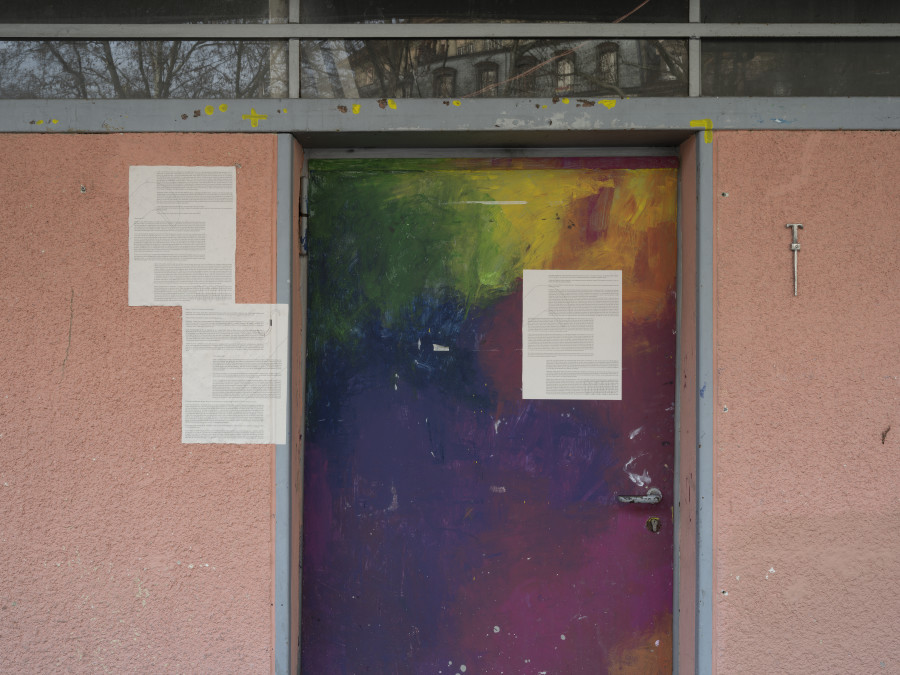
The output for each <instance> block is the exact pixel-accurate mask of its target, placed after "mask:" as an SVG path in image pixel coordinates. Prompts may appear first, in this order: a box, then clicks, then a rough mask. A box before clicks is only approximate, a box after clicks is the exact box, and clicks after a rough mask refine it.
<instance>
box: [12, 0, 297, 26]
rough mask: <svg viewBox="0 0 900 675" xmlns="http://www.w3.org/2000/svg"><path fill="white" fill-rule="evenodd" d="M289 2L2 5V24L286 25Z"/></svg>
mask: <svg viewBox="0 0 900 675" xmlns="http://www.w3.org/2000/svg"><path fill="white" fill-rule="evenodd" d="M287 8H288V0H271V1H270V0H191V1H190V2H184V1H183V0H77V2H76V1H74V0H72V1H69V2H4V3H0V23H198V22H202V23H270V22H276V23H285V22H286V21H287V16H288V14H287Z"/></svg>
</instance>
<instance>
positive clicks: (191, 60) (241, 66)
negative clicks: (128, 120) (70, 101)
mask: <svg viewBox="0 0 900 675" xmlns="http://www.w3.org/2000/svg"><path fill="white" fill-rule="evenodd" d="M286 83H287V49H286V48H285V44H284V43H283V42H274V43H268V42H247V41H233V40H230V41H229V40H132V41H117V40H90V41H56V40H40V41H19V42H0V98H81V99H104V98H185V99H195V98H259V97H281V96H286V95H287V84H286Z"/></svg>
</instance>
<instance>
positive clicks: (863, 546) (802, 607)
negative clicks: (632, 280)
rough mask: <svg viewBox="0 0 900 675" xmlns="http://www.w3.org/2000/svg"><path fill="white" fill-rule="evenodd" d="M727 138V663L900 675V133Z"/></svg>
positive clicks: (721, 647)
mask: <svg viewBox="0 0 900 675" xmlns="http://www.w3.org/2000/svg"><path fill="white" fill-rule="evenodd" d="M714 143H715V147H714V153H715V236H716V242H715V243H716V249H717V255H716V263H717V265H716V273H715V284H716V293H717V305H716V314H715V321H716V329H715V330H716V334H715V340H716V366H717V381H716V387H715V391H716V394H715V400H716V411H715V416H716V419H715V528H716V535H715V536H716V544H717V545H716V550H715V553H714V555H715V573H716V581H715V583H716V586H715V588H716V595H717V603H716V606H715V618H714V622H715V626H714V628H715V630H716V631H717V637H716V643H715V653H714V661H715V664H716V669H717V672H719V673H878V672H900V641H898V640H897V631H898V628H900V618H898V613H897V608H898V607H900V528H898V527H897V522H898V516H900V496H898V488H900V462H898V457H900V380H898V377H900V358H898V353H900V350H898V346H900V320H898V316H900V273H898V270H900V228H898V224H897V214H898V213H900V191H898V190H897V186H898V184H900V134H897V133H891V132H788V131H783V132H718V133H716V134H715V141H714ZM726 195H727V196H726ZM793 222H799V223H803V226H804V229H803V230H801V231H800V236H799V241H800V245H801V250H800V252H799V295H798V297H794V295H793V281H792V277H793V264H792V258H791V252H790V250H789V245H790V241H791V232H790V230H787V229H785V224H786V223H793ZM888 429H890V430H889V431H888Z"/></svg>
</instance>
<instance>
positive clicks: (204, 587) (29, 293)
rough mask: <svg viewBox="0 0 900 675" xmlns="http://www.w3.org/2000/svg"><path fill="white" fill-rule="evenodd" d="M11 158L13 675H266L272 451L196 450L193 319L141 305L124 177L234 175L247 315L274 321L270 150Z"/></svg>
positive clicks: (33, 140) (50, 153)
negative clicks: (133, 171)
mask: <svg viewBox="0 0 900 675" xmlns="http://www.w3.org/2000/svg"><path fill="white" fill-rule="evenodd" d="M0 155H2V157H3V162H2V164H0V185H2V194H3V199H2V200H0V672H10V673H44V672H75V673H98V672H117V673H118V672H135V673H137V672H141V673H146V672H217V673H226V672H228V673H251V672H253V673H261V672H268V671H269V669H270V648H271V641H272V517H271V516H272V454H273V449H272V447H271V446H236V445H209V446H206V445H182V444H181V419H180V417H181V408H180V406H181V310H180V308H178V307H129V306H128V167H129V165H133V164H148V165H152V164H175V165H235V166H237V167H238V168H237V189H238V194H237V204H238V214H237V229H238V239H237V302H239V303H247V302H260V303H264V302H274V300H275V288H274V273H275V267H274V261H275V258H274V256H275V248H274V238H275V166H276V144H275V137H274V136H270V135H253V136H250V135H231V136H227V137H225V138H224V139H223V137H220V136H210V135H206V136H204V135H193V136H192V135H176V134H166V135H128V136H123V135H104V136H99V135H95V136H74V135H73V136H38V135H23V136H12V135H7V136H0ZM82 186H84V188H83V189H82Z"/></svg>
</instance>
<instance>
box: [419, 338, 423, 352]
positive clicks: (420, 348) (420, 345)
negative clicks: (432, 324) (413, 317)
mask: <svg viewBox="0 0 900 675" xmlns="http://www.w3.org/2000/svg"><path fill="white" fill-rule="evenodd" d="M419 351H422V338H419Z"/></svg>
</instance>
